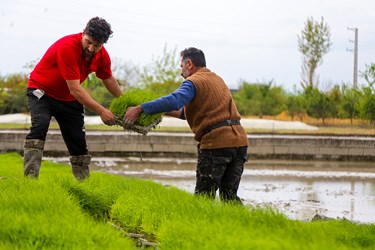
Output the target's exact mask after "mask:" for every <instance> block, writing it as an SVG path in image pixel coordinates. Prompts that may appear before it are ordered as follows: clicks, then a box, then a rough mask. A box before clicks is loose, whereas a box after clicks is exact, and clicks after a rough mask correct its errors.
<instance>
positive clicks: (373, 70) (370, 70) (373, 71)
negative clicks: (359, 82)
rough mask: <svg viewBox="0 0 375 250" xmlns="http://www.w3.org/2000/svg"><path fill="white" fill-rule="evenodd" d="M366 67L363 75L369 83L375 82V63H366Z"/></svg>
mask: <svg viewBox="0 0 375 250" xmlns="http://www.w3.org/2000/svg"><path fill="white" fill-rule="evenodd" d="M365 67H366V69H365V71H364V72H361V76H362V77H363V78H364V79H365V80H366V82H367V83H368V84H375V63H371V64H370V65H367V64H366V66H365Z"/></svg>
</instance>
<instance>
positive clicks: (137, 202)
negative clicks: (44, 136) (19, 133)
mask: <svg viewBox="0 0 375 250" xmlns="http://www.w3.org/2000/svg"><path fill="white" fill-rule="evenodd" d="M0 177H1V178H0V201H1V202H0V209H1V211H2V212H1V214H0V248H11V249H81V248H82V249H83V248H89V249H99V248H101V249H130V248H131V247H132V249H133V248H134V244H133V245H132V243H131V242H129V241H127V239H126V238H124V237H123V235H121V234H120V232H119V231H116V230H115V229H114V228H113V227H112V228H111V225H110V223H114V224H116V225H118V226H120V227H121V228H123V229H124V230H125V231H126V232H131V233H141V234H145V235H147V237H148V239H149V240H152V241H155V242H157V243H159V247H158V249H319V250H322V249H329V250H332V249H374V248H375V225H373V224H356V223H352V222H349V221H346V220H322V221H313V222H302V221H295V220H290V219H288V218H286V217H285V216H284V215H283V214H281V213H278V212H277V211H275V210H272V209H260V208H253V207H243V206H238V205H233V204H226V203H220V202H217V201H212V200H208V199H205V198H204V197H197V196H194V195H192V194H190V193H187V192H185V191H182V190H179V189H177V188H174V187H164V186H162V185H160V184H158V183H155V182H152V181H150V180H139V179H134V178H125V177H121V176H115V175H110V174H105V173H98V172H93V173H92V175H91V177H90V178H89V179H87V180H85V181H83V182H78V181H76V180H74V177H73V175H72V174H71V170H70V168H69V167H67V165H64V164H54V163H49V162H43V165H42V170H41V174H40V178H39V179H38V180H30V179H28V178H24V177H23V176H22V159H21V157H20V156H19V155H17V154H2V155H0ZM107 222H110V223H107Z"/></svg>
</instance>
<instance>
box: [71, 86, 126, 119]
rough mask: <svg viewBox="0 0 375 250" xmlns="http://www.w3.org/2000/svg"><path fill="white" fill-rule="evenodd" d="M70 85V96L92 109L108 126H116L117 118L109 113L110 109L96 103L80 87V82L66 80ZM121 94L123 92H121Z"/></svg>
mask: <svg viewBox="0 0 375 250" xmlns="http://www.w3.org/2000/svg"><path fill="white" fill-rule="evenodd" d="M66 83H67V84H68V87H69V90H70V94H71V95H72V96H73V97H74V98H75V99H76V100H77V101H79V102H80V103H81V104H82V105H84V106H85V107H87V108H89V109H91V110H92V111H94V112H95V113H97V114H98V115H100V118H101V119H102V121H103V122H104V124H107V125H115V116H114V114H113V113H112V112H111V111H109V110H108V109H106V108H104V107H103V106H102V105H100V104H99V103H98V102H96V101H95V100H94V99H93V98H92V97H91V96H90V95H89V94H88V93H87V92H86V90H85V89H84V88H83V87H82V86H81V85H80V83H79V80H66ZM120 92H121V91H120Z"/></svg>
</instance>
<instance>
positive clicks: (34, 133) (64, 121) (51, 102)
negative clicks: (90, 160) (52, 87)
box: [26, 88, 88, 155]
mask: <svg viewBox="0 0 375 250" xmlns="http://www.w3.org/2000/svg"><path fill="white" fill-rule="evenodd" d="M34 90H35V89H30V88H29V89H27V97H28V104H29V109H30V113H31V127H30V132H29V134H28V135H27V136H26V139H39V140H42V141H45V140H46V136H47V131H48V128H49V124H50V121H51V117H52V116H53V117H55V119H56V121H57V123H58V124H59V127H60V131H61V134H62V136H63V139H64V142H65V144H66V146H67V148H68V151H69V154H70V155H87V153H88V149H87V144H86V132H85V127H84V111H83V105H82V104H81V103H79V102H78V101H71V102H63V101H59V100H56V99H54V98H52V97H50V96H48V95H46V94H44V95H43V96H42V97H41V98H40V99H38V98H37V97H36V96H35V95H34V94H33V91H34Z"/></svg>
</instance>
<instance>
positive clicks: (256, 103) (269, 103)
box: [233, 81, 287, 118]
mask: <svg viewBox="0 0 375 250" xmlns="http://www.w3.org/2000/svg"><path fill="white" fill-rule="evenodd" d="M272 85H273V81H269V82H268V83H255V84H251V83H247V82H245V81H243V82H242V84H241V86H240V88H239V90H238V91H237V92H236V93H234V94H233V99H234V100H235V102H236V104H237V107H238V110H239V112H240V113H241V114H242V115H257V116H259V117H260V118H262V117H263V115H277V114H279V113H281V112H282V111H283V110H284V108H285V104H286V100H287V95H286V93H285V91H284V90H283V89H282V88H281V87H279V86H272Z"/></svg>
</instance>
